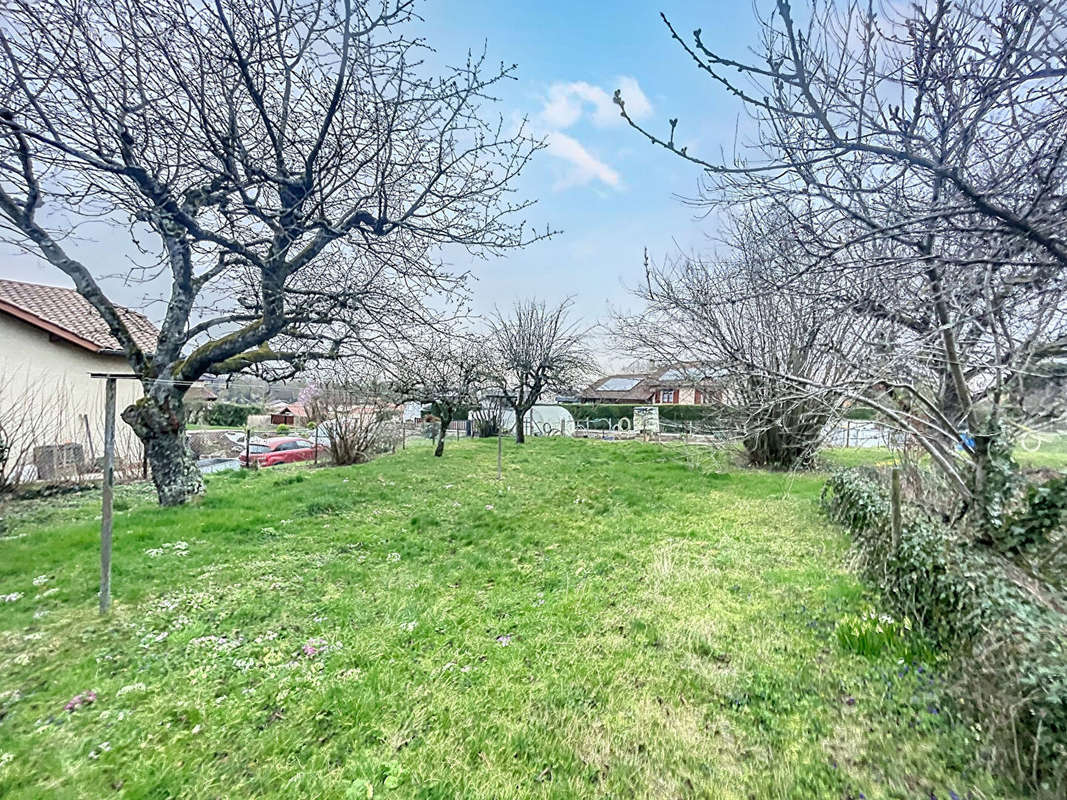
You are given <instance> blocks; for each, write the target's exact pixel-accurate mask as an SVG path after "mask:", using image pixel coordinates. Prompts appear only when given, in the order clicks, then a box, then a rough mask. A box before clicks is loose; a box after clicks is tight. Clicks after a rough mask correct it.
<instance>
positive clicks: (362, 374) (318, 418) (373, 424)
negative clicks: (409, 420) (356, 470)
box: [300, 362, 400, 466]
mask: <svg viewBox="0 0 1067 800" xmlns="http://www.w3.org/2000/svg"><path fill="white" fill-rule="evenodd" d="M300 399H301V402H303V403H304V407H305V409H307V411H308V414H309V417H310V418H311V419H312V420H314V425H315V427H316V430H317V431H318V433H317V434H316V439H318V440H320V441H324V442H325V444H326V446H327V447H328V448H329V450H330V460H331V461H333V463H334V464H336V465H338V466H344V465H348V464H362V463H364V462H366V461H369V460H370V459H371V458H372V457H373V456H374V455H375V454H377V453H383V452H386V451H387V450H389V449H390V448H391V447H392V446H393V444H394V443H395V441H396V438H397V436H398V434H399V420H400V411H399V409H398V408H397V403H396V400H397V398H396V396H395V394H394V393H393V392H392V391H391V390H390V389H389V387H388V386H387V385H386V384H385V383H383V382H382V381H380V380H375V379H373V378H372V377H370V376H369V375H368V374H367V372H366V371H365V370H359V369H355V370H352V371H349V370H347V369H346V368H345V366H344V364H343V362H342V363H341V364H339V365H337V366H335V367H333V368H331V369H330V374H329V379H328V380H327V382H325V383H321V384H314V385H311V386H308V387H307V388H306V389H305V390H304V391H302V392H301V393H300Z"/></svg>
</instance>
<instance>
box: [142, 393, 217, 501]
mask: <svg viewBox="0 0 1067 800" xmlns="http://www.w3.org/2000/svg"><path fill="white" fill-rule="evenodd" d="M157 386H158V384H157ZM122 418H123V420H125V421H126V423H127V424H128V425H129V426H130V427H131V428H133V432H134V433H136V434H137V437H138V438H139V439H140V440H141V441H142V442H143V443H144V446H145V452H146V453H147V455H148V463H149V465H150V466H151V467H152V483H154V484H155V487H156V494H157V496H158V497H159V504H160V505H161V506H177V505H181V504H182V503H184V502H186V501H187V500H188V499H189V498H190V497H194V496H195V495H198V494H203V493H204V479H203V476H202V475H201V474H200V468H199V467H198V466H197V464H196V455H195V454H194V453H193V451H192V450H191V449H190V448H189V443H188V441H187V440H186V437H185V409H184V408H183V406H182V394H181V393H178V392H176V391H174V389H173V388H171V389H169V390H166V389H165V390H162V392H161V394H160V395H158V396H157V395H155V394H152V395H146V396H145V397H142V398H141V399H140V400H138V401H137V402H136V403H134V404H133V405H131V406H129V407H128V408H126V409H125V410H124V411H123V412H122Z"/></svg>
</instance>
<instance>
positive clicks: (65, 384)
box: [0, 313, 141, 461]
mask: <svg viewBox="0 0 1067 800" xmlns="http://www.w3.org/2000/svg"><path fill="white" fill-rule="evenodd" d="M130 371H131V370H130V366H129V364H128V363H127V362H126V359H125V358H123V357H121V356H105V355H98V354H96V353H92V352H90V351H89V350H86V349H84V348H82V347H79V346H77V345H74V344H71V343H69V342H65V341H51V340H50V336H49V334H48V333H47V332H46V331H43V330H41V329H40V328H36V327H34V326H32V325H30V324H28V323H25V322H22V321H21V320H18V319H14V318H12V317H10V316H8V315H6V314H2V313H0V422H2V421H4V420H5V419H7V420H11V419H12V417H13V416H14V417H16V418H20V419H23V420H25V419H28V418H29V417H35V418H36V419H37V420H39V421H40V422H39V424H38V425H36V428H37V430H38V431H39V433H38V434H37V436H36V438H38V439H41V441H37V442H34V444H65V443H68V442H77V443H79V444H81V445H82V446H83V447H84V449H85V457H86V459H89V458H90V455H91V452H90V451H91V450H92V452H93V453H94V454H95V455H96V456H97V457H98V458H99V457H100V456H101V455H102V453H103V450H102V447H103V436H104V381H102V380H99V379H94V378H90V377H89V374H90V373H92V372H111V373H118V374H128V373H129V372H130ZM116 390H117V400H118V413H119V414H121V413H122V409H123V408H125V407H126V406H128V405H129V404H130V403H132V402H134V401H135V400H136V399H137V398H139V397H140V396H141V386H140V383H138V382H137V381H134V380H120V381H118V383H117V387H116ZM86 417H87V418H88V423H89V431H90V432H91V434H92V448H90V446H89V436H88V434H87V432H86V425H85V418H86ZM9 425H10V422H9ZM12 444H13V445H14V446H15V449H16V450H18V449H20V448H23V447H24V445H25V442H18V441H13V442H12ZM140 453H141V446H140V442H138V441H137V438H136V436H134V433H133V430H131V429H130V427H129V426H128V425H126V423H124V422H122V419H121V417H119V418H118V427H117V429H116V456H117V457H118V458H119V459H120V460H132V461H137V460H139V459H140V457H141V456H140Z"/></svg>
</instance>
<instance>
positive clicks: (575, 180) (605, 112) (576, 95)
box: [534, 75, 652, 189]
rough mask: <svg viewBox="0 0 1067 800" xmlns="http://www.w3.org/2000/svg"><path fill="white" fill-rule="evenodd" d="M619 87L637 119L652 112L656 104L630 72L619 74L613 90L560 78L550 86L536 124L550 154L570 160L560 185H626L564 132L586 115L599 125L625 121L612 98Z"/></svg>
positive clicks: (596, 125)
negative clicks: (650, 100)
mask: <svg viewBox="0 0 1067 800" xmlns="http://www.w3.org/2000/svg"><path fill="white" fill-rule="evenodd" d="M616 87H617V88H619V89H620V90H621V91H622V96H623V99H624V100H625V101H626V109H627V111H628V112H629V113H630V116H632V117H633V118H634V119H641V118H644V117H647V116H648V115H649V114H651V113H652V104H651V103H650V102H649V100H648V97H646V96H645V93H644V92H642V91H641V87H640V86H639V85H638V83H637V81H636V80H635V79H634V78H631V77H629V76H626V75H622V76H620V77H618V78H616V79H615V81H614V82H613V84H612V85H611V88H610V90H608V89H604V88H601V87H600V86H595V85H593V84H591V83H587V82H585V81H571V82H570V83H564V82H558V83H553V84H552V85H551V86H549V87H548V93H547V94H546V96H545V98H544V103H543V105H542V107H541V111H540V112H539V113H538V114H537V116H536V117H535V119H534V124H535V126H536V127H537V128H539V129H541V130H542V131H543V135H544V136H545V138H546V140H547V142H548V154H549V155H551V156H554V157H555V158H558V159H560V160H562V161H566V162H567V164H568V165H569V169H568V172H567V173H566V174H565V175H564V176H563V178H561V179H560V180H559V181H558V182H557V184H556V189H563V188H567V187H570V186H586V185H588V184H590V183H593V182H599V183H602V184H604V185H605V186H608V187H610V188H612V189H619V188H621V187H622V177H621V176H620V175H619V173H618V172H617V171H615V169H613V168H612V167H611V166H610V165H608V164H606V163H604V162H603V161H601V160H600V159H599V158H597V157H596V156H594V155H593V154H592V153H590V152H589V150H587V149H586V148H585V146H584V145H583V144H582V143H581V142H579V141H578V140H577V139H575V138H574V137H573V136H569V135H568V134H565V133H563V131H564V130H566V129H568V128H571V127H573V126H574V125H576V124H577V123H578V122H580V121H581V120H582V119H583V117H584V118H586V119H588V120H589V121H591V122H592V123H593V125H594V126H595V127H597V128H613V127H620V126H621V125H623V124H624V122H623V119H622V117H621V116H619V108H618V106H616V105H615V102H614V101H613V100H612V95H613V94H614V91H615V88H616Z"/></svg>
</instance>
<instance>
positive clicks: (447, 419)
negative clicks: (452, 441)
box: [433, 407, 452, 458]
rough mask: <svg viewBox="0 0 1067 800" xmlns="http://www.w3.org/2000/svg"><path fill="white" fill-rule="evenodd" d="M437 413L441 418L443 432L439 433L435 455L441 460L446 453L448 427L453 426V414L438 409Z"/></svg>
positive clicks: (434, 450)
mask: <svg viewBox="0 0 1067 800" xmlns="http://www.w3.org/2000/svg"><path fill="white" fill-rule="evenodd" d="M437 413H438V415H439V416H440V418H441V430H440V431H438V433H437V446H436V447H434V449H433V454H434V456H435V457H436V458H440V457H441V456H442V455H444V452H445V439H446V438H448V426H449V425H451V424H452V414H451V413H449V412H447V411H443V410H441V408H440V407H438V409H437Z"/></svg>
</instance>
